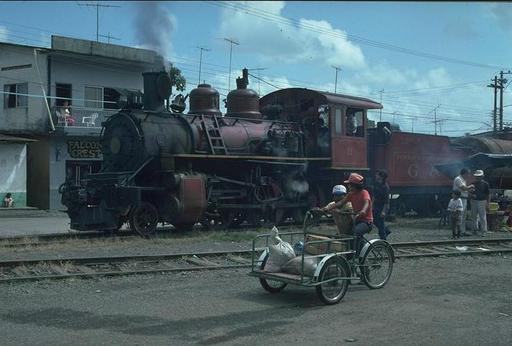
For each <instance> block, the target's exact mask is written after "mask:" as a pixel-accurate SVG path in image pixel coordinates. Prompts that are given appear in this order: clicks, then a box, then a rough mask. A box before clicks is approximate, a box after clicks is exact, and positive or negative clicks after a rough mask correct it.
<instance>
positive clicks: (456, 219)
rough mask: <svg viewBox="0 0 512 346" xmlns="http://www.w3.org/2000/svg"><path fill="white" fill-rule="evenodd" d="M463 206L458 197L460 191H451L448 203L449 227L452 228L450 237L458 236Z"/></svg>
mask: <svg viewBox="0 0 512 346" xmlns="http://www.w3.org/2000/svg"><path fill="white" fill-rule="evenodd" d="M463 210H464V206H463V204H462V199H461V198H460V191H458V190H454V191H452V199H451V200H450V203H448V212H449V213H450V227H451V228H452V239H456V238H460V228H461V227H460V226H461V224H462V211H463Z"/></svg>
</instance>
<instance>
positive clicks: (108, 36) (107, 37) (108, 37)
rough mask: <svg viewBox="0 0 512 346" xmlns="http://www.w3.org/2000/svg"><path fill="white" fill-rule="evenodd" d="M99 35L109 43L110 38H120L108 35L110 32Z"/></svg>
mask: <svg viewBox="0 0 512 346" xmlns="http://www.w3.org/2000/svg"><path fill="white" fill-rule="evenodd" d="M100 37H105V38H106V39H107V42H108V43H109V44H110V39H113V40H120V38H117V37H114V36H110V32H109V33H108V34H107V35H100Z"/></svg>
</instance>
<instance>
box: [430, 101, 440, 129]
mask: <svg viewBox="0 0 512 346" xmlns="http://www.w3.org/2000/svg"><path fill="white" fill-rule="evenodd" d="M439 107H441V105H437V106H436V107H435V108H434V109H433V110H431V111H430V112H429V113H432V112H434V135H435V136H437V123H438V122H440V120H439V121H438V120H437V109H438V108H439Z"/></svg>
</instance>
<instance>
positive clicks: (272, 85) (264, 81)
mask: <svg viewBox="0 0 512 346" xmlns="http://www.w3.org/2000/svg"><path fill="white" fill-rule="evenodd" d="M249 76H251V77H253V78H256V79H257V80H260V81H262V82H263V83H265V84H268V85H270V86H271V87H273V88H276V89H277V90H281V88H280V87H278V86H275V85H274V84H272V83H269V82H267V81H266V80H264V79H262V78H258V77H256V76H255V75H253V74H251V73H249Z"/></svg>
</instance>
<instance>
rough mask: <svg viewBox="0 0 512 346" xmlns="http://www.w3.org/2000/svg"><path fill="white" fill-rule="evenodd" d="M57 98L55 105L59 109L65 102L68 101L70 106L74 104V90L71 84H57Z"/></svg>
mask: <svg viewBox="0 0 512 346" xmlns="http://www.w3.org/2000/svg"><path fill="white" fill-rule="evenodd" d="M55 96H57V100H56V101H55V105H56V106H57V107H61V106H63V105H64V100H67V101H68V105H71V104H73V102H72V101H73V100H72V96H73V89H72V87H71V84H62V83H56V84H55Z"/></svg>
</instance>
